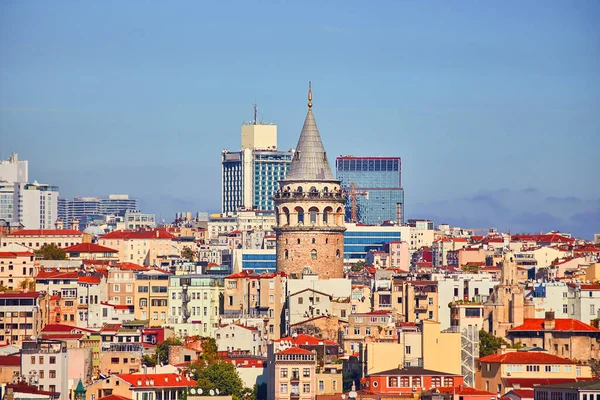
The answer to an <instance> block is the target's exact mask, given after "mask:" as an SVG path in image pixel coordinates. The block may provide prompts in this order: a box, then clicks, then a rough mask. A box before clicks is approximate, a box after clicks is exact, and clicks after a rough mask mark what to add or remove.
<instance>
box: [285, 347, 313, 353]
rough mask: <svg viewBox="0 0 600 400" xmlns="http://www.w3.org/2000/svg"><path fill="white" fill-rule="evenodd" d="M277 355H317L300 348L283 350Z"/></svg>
mask: <svg viewBox="0 0 600 400" xmlns="http://www.w3.org/2000/svg"><path fill="white" fill-rule="evenodd" d="M277 354H315V353H313V352H312V351H310V350H305V349H302V348H300V347H290V348H289V349H285V350H282V351H280V352H278V353H277Z"/></svg>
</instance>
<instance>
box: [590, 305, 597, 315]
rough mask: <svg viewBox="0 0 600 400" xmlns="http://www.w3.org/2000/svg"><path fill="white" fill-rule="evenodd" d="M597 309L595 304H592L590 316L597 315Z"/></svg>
mask: <svg viewBox="0 0 600 400" xmlns="http://www.w3.org/2000/svg"><path fill="white" fill-rule="evenodd" d="M595 309H596V308H595V307H594V305H593V304H590V315H594V314H595Z"/></svg>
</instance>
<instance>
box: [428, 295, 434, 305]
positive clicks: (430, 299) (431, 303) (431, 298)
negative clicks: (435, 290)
mask: <svg viewBox="0 0 600 400" xmlns="http://www.w3.org/2000/svg"><path fill="white" fill-rule="evenodd" d="M429 305H430V306H432V305H433V297H430V298H429Z"/></svg>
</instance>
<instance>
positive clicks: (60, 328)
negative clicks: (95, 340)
mask: <svg viewBox="0 0 600 400" xmlns="http://www.w3.org/2000/svg"><path fill="white" fill-rule="evenodd" d="M73 332H92V333H96V332H97V331H95V330H93V329H88V328H80V327H78V326H71V325H63V324H48V325H46V326H44V329H42V333H73Z"/></svg>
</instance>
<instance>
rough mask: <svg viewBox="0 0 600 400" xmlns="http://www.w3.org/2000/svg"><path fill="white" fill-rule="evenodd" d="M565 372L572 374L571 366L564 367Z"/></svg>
mask: <svg viewBox="0 0 600 400" xmlns="http://www.w3.org/2000/svg"><path fill="white" fill-rule="evenodd" d="M565 372H573V366H572V365H565Z"/></svg>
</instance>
